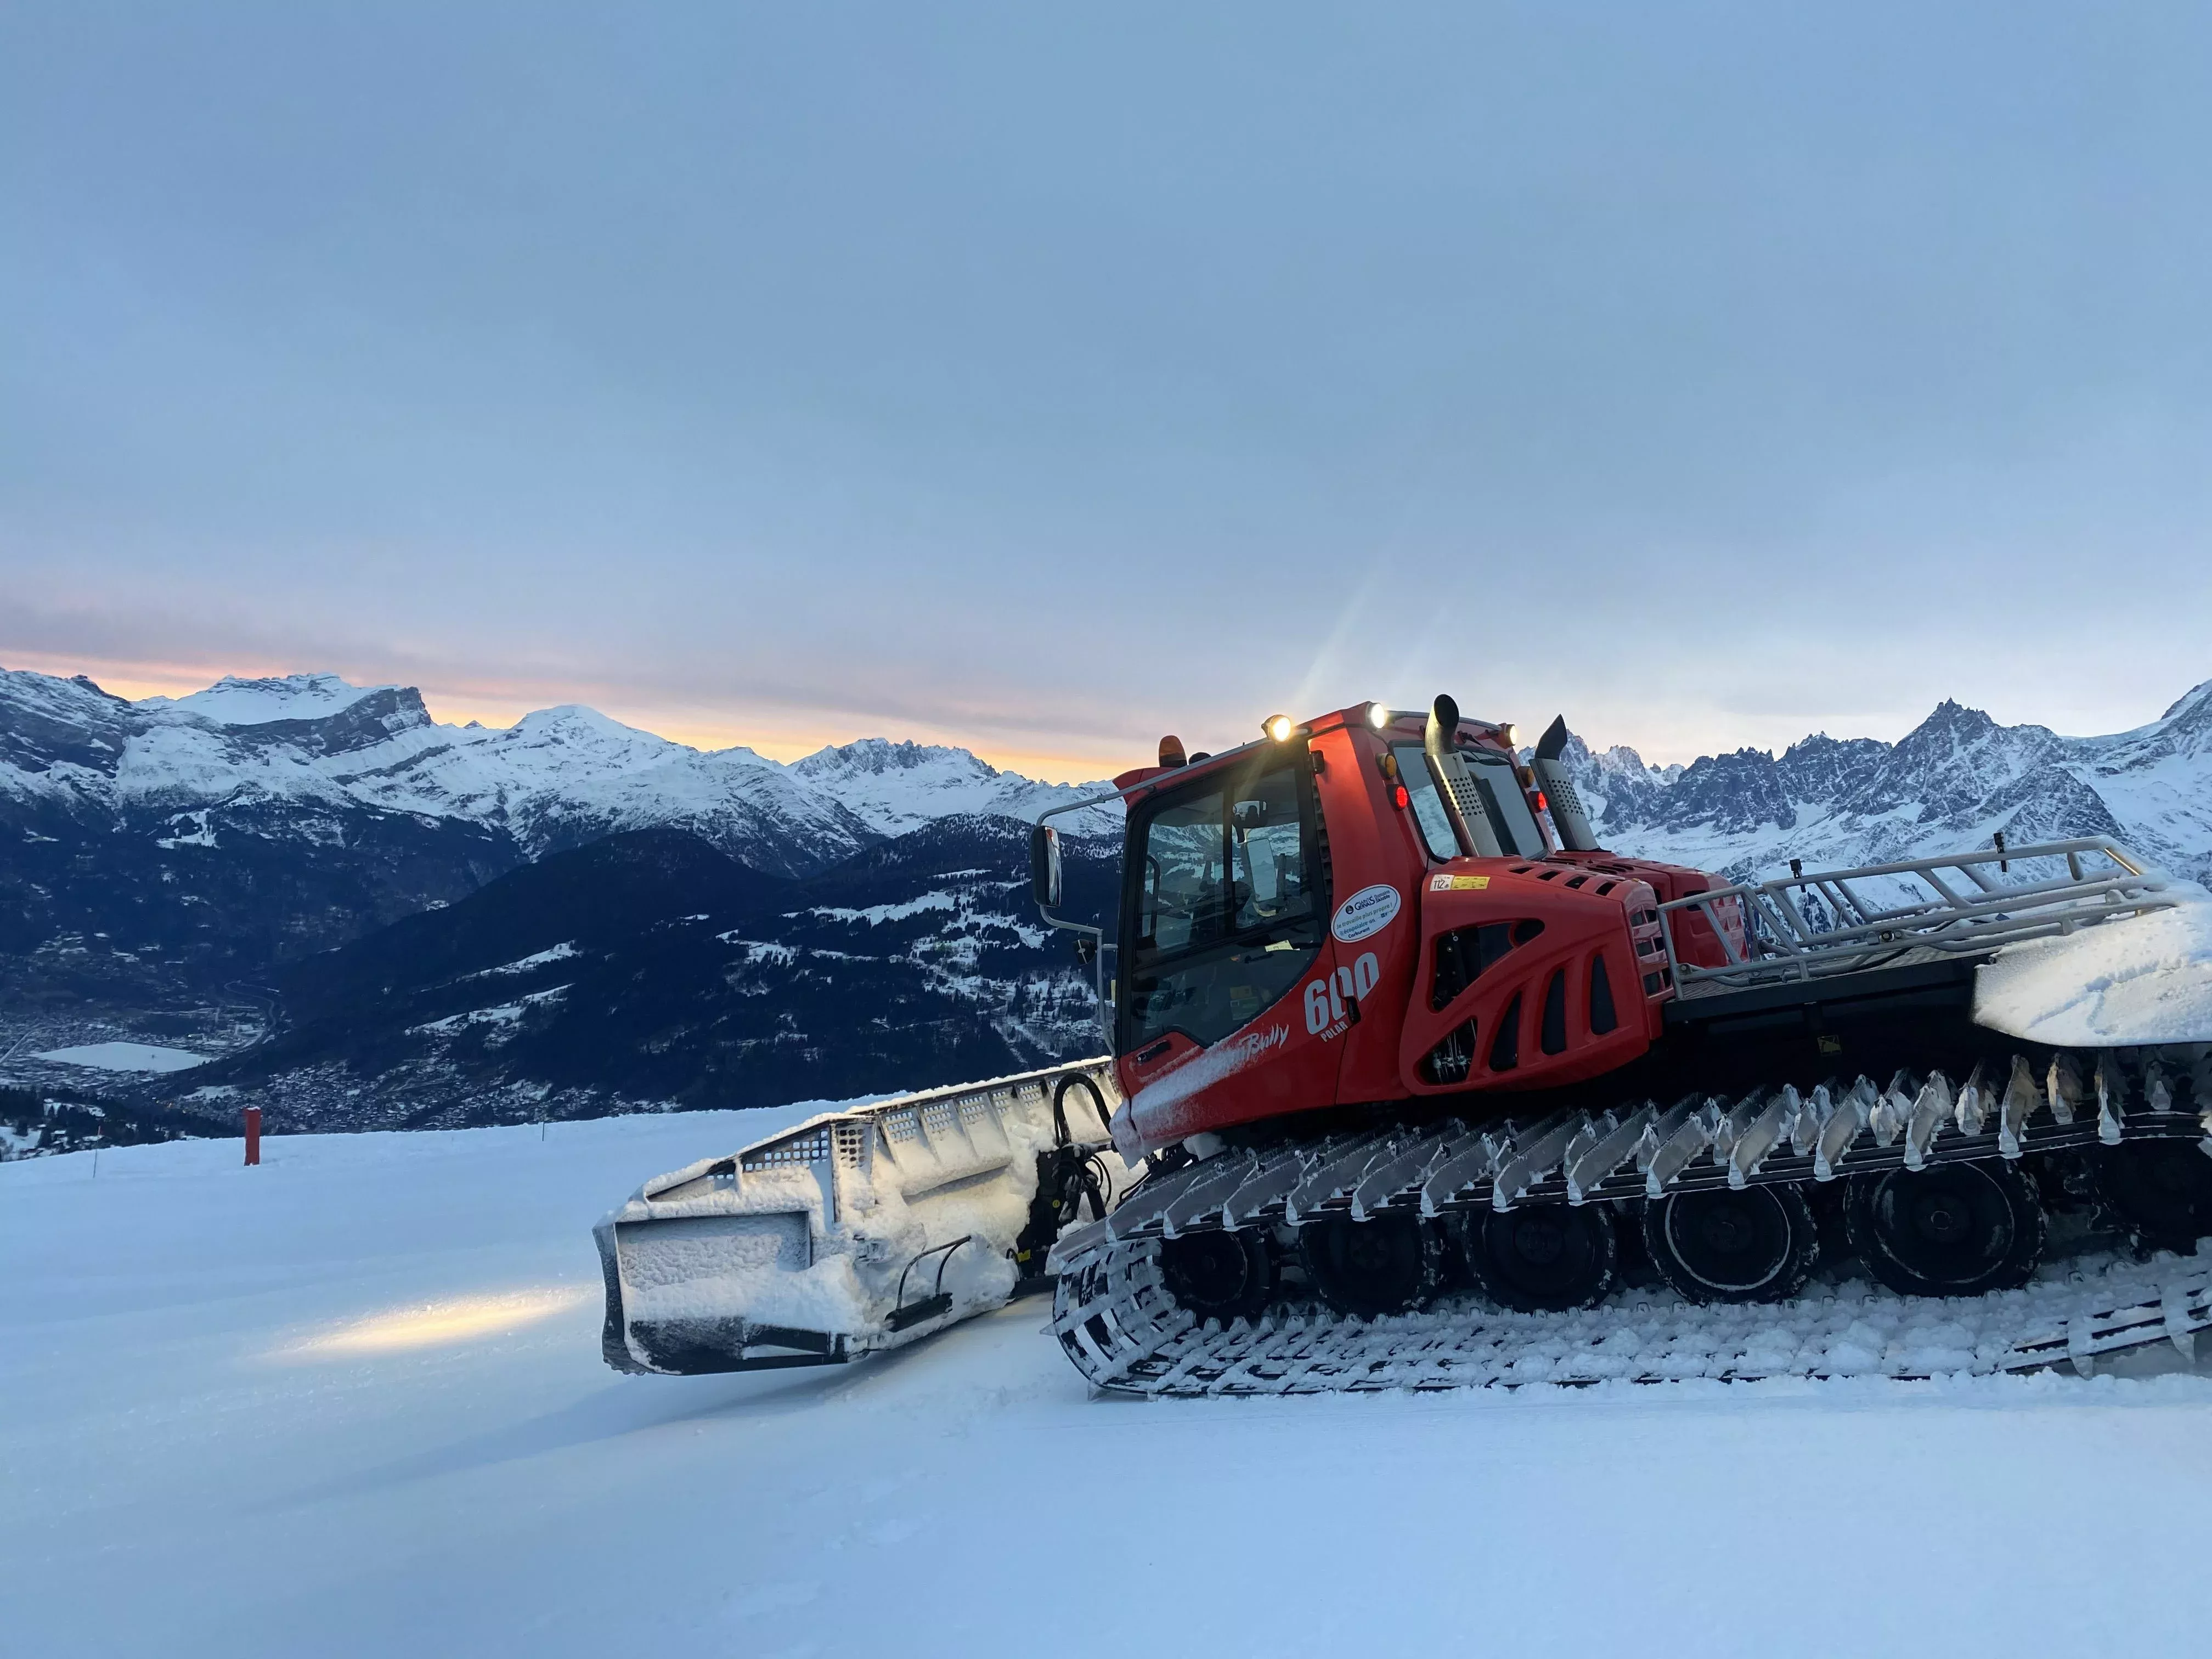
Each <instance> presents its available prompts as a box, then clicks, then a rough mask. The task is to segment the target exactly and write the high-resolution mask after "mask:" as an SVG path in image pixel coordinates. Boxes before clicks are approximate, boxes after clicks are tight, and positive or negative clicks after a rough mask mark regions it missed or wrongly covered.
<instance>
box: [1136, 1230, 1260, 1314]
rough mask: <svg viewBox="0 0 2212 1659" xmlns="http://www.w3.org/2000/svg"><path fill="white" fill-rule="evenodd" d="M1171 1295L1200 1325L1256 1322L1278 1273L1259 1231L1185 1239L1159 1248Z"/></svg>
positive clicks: (1162, 1273) (1205, 1234)
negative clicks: (1202, 1321)
mask: <svg viewBox="0 0 2212 1659" xmlns="http://www.w3.org/2000/svg"><path fill="white" fill-rule="evenodd" d="M1160 1277H1161V1278H1162V1279H1164V1280H1165V1281H1166V1283H1167V1287H1168V1294H1169V1295H1170V1296H1172V1297H1175V1299H1176V1301H1177V1302H1179V1303H1181V1304H1182V1305H1183V1306H1184V1307H1186V1308H1188V1309H1189V1310H1191V1312H1193V1313H1194V1314H1196V1315H1198V1316H1199V1317H1200V1318H1201V1319H1218V1320H1220V1321H1222V1322H1224V1323H1226V1322H1229V1321H1230V1320H1232V1319H1256V1318H1258V1317H1259V1316H1260V1312H1261V1310H1262V1309H1264V1308H1265V1307H1266V1306H1267V1299H1268V1297H1271V1296H1273V1294H1274V1289H1275V1268H1274V1261H1273V1255H1272V1253H1271V1252H1270V1251H1269V1250H1268V1249H1267V1236H1266V1235H1265V1234H1264V1233H1261V1232H1258V1231H1242V1232H1233V1233H1232V1232H1221V1231H1212V1232H1202V1233H1185V1234H1183V1235H1182V1237H1180V1238H1170V1239H1166V1240H1164V1241H1163V1242H1162V1243H1161V1245H1160Z"/></svg>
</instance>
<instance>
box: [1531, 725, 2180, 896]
mask: <svg viewBox="0 0 2212 1659" xmlns="http://www.w3.org/2000/svg"><path fill="white" fill-rule="evenodd" d="M1568 763H1569V765H1570V766H1571V768H1572V769H1573V770H1574V774H1575V781H1576V787H1577V789H1578V790H1580V791H1581V792H1582V793H1583V799H1584V802H1585V804H1586V805H1588V806H1589V809H1590V812H1591V815H1592V820H1593V823H1595V827H1596V829H1597V830H1598V833H1599V834H1600V836H1601V837H1602V838H1603V839H1604V840H1605V841H1606V842H1607V844H1608V845H1610V846H1614V847H1618V848H1620V849H1621V850H1622V851H1624V852H1633V853H1641V854H1647V855H1649V856H1651V857H1656V858H1667V859H1672V860H1677V861H1679V862H1681V863H1685V864H1693V865H1698V866H1701V867H1704V868H1706V869H1711V870H1716V871H1723V872H1727V873H1728V874H1729V875H1731V876H1734V877H1736V878H1748V877H1751V876H1755V875H1771V874H1774V873H1777V872H1780V871H1781V870H1782V869H1783V868H1784V866H1786V865H1787V864H1788V862H1789V860H1791V859H1793V858H1796V859H1802V860H1804V861H1805V863H1806V864H1807V865H1808V866H1813V867H1818V866H1838V865H1852V864H1872V863H1879V862H1882V861H1885V860H1891V859H1899V858H1909V857H1915V856H1918V855H1922V854H1931V853H1941V852H1947V851H1952V850H1955V849H1957V848H1966V847H1986V846H1988V845H1989V844H1990V838H1991V836H1994V835H1995V834H1996V832H1997V831H1998V830H2002V831H2003V832H2004V833H2005V835H2006V836H2007V838H2008V840H2009V841H2010V842H2013V843H2015V845H2018V844H2024V843H2027V842H2033V841H2050V840H2058V839H2063V838H2068V837H2072V836H2114V837H2117V838H2118V840H2120V841H2121V842H2124V843H2126V844H2127V845H2129V846H2130V847H2132V848H2135V849H2136V851H2138V852H2141V853H2142V854H2144V855H2146V856H2147V857H2148V858H2150V859H2151V860H2154V862H2157V863H2159V864H2160V865H2161V866H2164V867H2165V869H2166V872H2167V873H2169V874H2171V875H2173V876H2178V877H2180V878H2184V879H2187V880H2191V881H2197V882H2200V883H2202V882H2205V881H2207V880H2208V879H2212V682H2207V683H2206V684H2203V685H2199V686H2197V688H2196V689H2195V690H2192V691H2191V692H2190V693H2189V694H2188V695H2187V696H2185V697H2183V698H2182V699H2181V700H2180V701H2179V702H2176V703H2175V704H2174V705H2173V706H2172V708H2169V709H2167V710H2166V713H2165V714H2163V715H2161V716H2160V718H2159V719H2158V720H2154V721H2153V722H2152V723H2151V724H2150V725H2148V726H2142V727H2141V728H2139V729H2138V730H2136V731H2134V732H2120V733H2118V734H2116V735H2114V736H2111V737H2100V738H2063V737H2060V736H2058V735H2057V733H2055V732H2051V731H2050V730H2049V729H2048V728H2046V727H2044V726H1999V725H1998V724H1997V723H1996V721H1995V720H1991V719H1990V717H1989V716H1988V715H1987V714H1984V713H1982V712H1981V711H1980V710H1979V709H1974V708H1964V707H1962V706H1960V704H1958V703H1955V702H1944V703H1942V704H1941V705H1940V706H1938V707H1937V708H1936V710H1935V711H1934V712H1933V713H1932V714H1929V716H1928V718H1927V719H1926V720H1923V721H1922V722H1921V723H1920V724H1919V725H1918V726H1916V727H1914V728H1913V730H1912V731H1911V732H1908V733H1906V735H1905V737H1904V738H1901V739H1900V740H1899V741H1898V742H1897V743H1895V744H1885V743H1880V742H1877V741H1875V740H1874V739H1872V738H1850V739H1840V740H1839V739H1838V738H1831V737H1828V736H1826V735H1825V734H1822V735H1817V736H1814V737H1808V738H1805V739H1803V740H1802V741H1801V742H1799V743H1796V744H1792V745H1791V746H1790V749H1789V750H1787V751H1785V752H1784V754H1782V755H1781V756H1779V757H1777V756H1774V755H1771V754H1768V753H1766V752H1765V751H1763V750H1753V749H1744V750H1737V751H1736V752H1735V754H1732V755H1719V756H1707V757H1702V758H1700V759H1699V760H1698V761H1697V762H1695V763H1692V765H1690V766H1687V767H1686V768H1683V769H1680V770H1679V771H1675V772H1670V771H1662V770H1661V769H1656V768H1652V767H1647V766H1645V765H1644V763H1643V762H1642V760H1641V759H1640V758H1639V757H1638V756H1637V755H1636V754H1635V752H1634V751H1633V750H1623V749H1613V750H1606V751H1604V752H1603V753H1594V752H1593V751H1592V750H1590V749H1589V747H1588V745H1587V744H1583V742H1582V741H1581V740H1580V739H1577V740H1576V741H1575V742H1574V743H1573V744H1571V745H1570V748H1569V750H1568Z"/></svg>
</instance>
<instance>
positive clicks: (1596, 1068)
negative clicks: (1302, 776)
mask: <svg viewBox="0 0 2212 1659" xmlns="http://www.w3.org/2000/svg"><path fill="white" fill-rule="evenodd" d="M1364 713H1365V709H1364V706H1363V707H1361V708H1353V709H1347V710H1343V711H1340V712H1339V713H1338V714H1332V715H1329V716H1327V717H1326V718H1324V719H1322V720H1316V721H1313V722H1311V723H1310V726H1307V727H1306V728H1304V730H1305V731H1306V732H1307V733H1309V734H1310V736H1309V738H1308V745H1309V748H1310V753H1311V754H1312V756H1313V757H1315V758H1314V761H1313V769H1314V784H1315V793H1316V798H1317V800H1318V803H1319V806H1320V811H1321V817H1322V826H1323V829H1324V830H1325V833H1326V837H1327V848H1328V852H1327V861H1328V903H1329V907H1330V919H1329V931H1328V939H1326V941H1325V942H1324V944H1323V945H1322V948H1321V951H1320V953H1319V955H1318V957H1316V960H1315V962H1314V963H1313V964H1312V965H1311V967H1310V969H1309V970H1308V972H1307V973H1306V974H1305V975H1302V976H1301V978H1300V980H1299V981H1298V982H1297V985H1296V986H1294V987H1292V988H1291V990H1289V991H1288V992H1286V993H1285V994H1283V995H1282V996H1281V997H1280V998H1279V1000H1277V1001H1276V1002H1274V1003H1273V1005H1272V1006H1268V1007H1267V1008H1264V1009H1262V1010H1261V1012H1260V1013H1259V1014H1258V1016H1257V1017H1255V1018H1253V1019H1251V1020H1250V1021H1249V1022H1247V1023H1246V1024H1244V1025H1243V1026H1242V1027H1241V1028H1239V1029H1238V1030H1236V1031H1235V1032H1233V1033H1231V1035H1230V1036H1226V1037H1224V1038H1223V1039H1221V1041H1219V1042H1216V1043H1213V1044H1212V1046H1211V1047H1207V1048H1201V1047H1200V1045H1199V1044H1198V1043H1196V1042H1193V1041H1192V1040H1191V1039H1190V1038H1188V1036H1183V1035H1182V1034H1181V1033H1179V1032H1177V1033H1174V1034H1171V1035H1170V1036H1165V1037H1163V1038H1160V1039H1158V1041H1155V1042H1150V1043H1147V1044H1146V1045H1144V1046H1143V1047H1140V1048H1138V1049H1136V1050H1135V1051H1134V1052H1133V1053H1131V1054H1122V1055H1121V1056H1120V1057H1119V1058H1118V1059H1117V1060H1116V1070H1117V1073H1118V1076H1119V1079H1120V1082H1121V1088H1122V1091H1123V1092H1124V1094H1125V1095H1126V1096H1127V1097H1128V1099H1129V1102H1130V1105H1129V1120H1128V1127H1129V1128H1130V1130H1132V1131H1133V1135H1132V1136H1130V1137H1128V1138H1127V1139H1133V1141H1134V1143H1135V1144H1136V1145H1139V1146H1142V1147H1143V1148H1145V1149H1146V1150H1151V1149H1153V1148H1156V1147H1159V1146H1167V1145H1170V1144H1172V1143H1174V1142H1176V1141H1178V1140H1181V1139H1185V1138H1187V1137H1188V1136H1190V1135H1193V1134H1196V1133H1202V1132H1208V1131H1219V1130H1225V1129H1233V1128H1237V1127H1241V1126H1244V1125H1248V1124H1252V1123H1255V1122H1259V1121H1264V1120H1267V1119H1273V1118H1278V1117H1282V1116H1285V1115H1290V1114H1293V1113H1298V1112H1304V1111H1310V1110H1313V1109H1317V1108H1322V1107H1328V1106H1334V1105H1337V1104H1340V1103H1387V1102H1389V1101H1394V1100H1409V1099H1414V1098H1424V1099H1428V1098H1442V1097H1450V1096H1455V1095H1458V1096H1465V1095H1468V1094H1474V1093H1491V1094H1495V1093H1498V1092H1503V1091H1513V1092H1519V1091H1527V1090H1531V1089H1542V1088H1549V1087H1553V1086H1557V1085H1565V1084H1570V1083H1576V1082H1580V1081H1583V1080H1585V1079H1589V1078H1592V1077H1596V1076H1599V1075H1601V1074H1603V1073H1607V1072H1609V1071H1613V1070H1614V1069H1616V1068H1618V1067H1620V1066H1626V1065H1627V1064H1629V1063H1630V1062H1631V1061H1632V1060H1636V1059H1637V1058H1638V1057H1639V1056H1640V1055H1642V1054H1644V1053H1645V1052H1646V1051H1647V1050H1648V1049H1649V1048H1650V1046H1651V1044H1652V1043H1653V1042H1655V1041H1656V1040H1657V1038H1658V1036H1659V1033H1660V1030H1661V1018H1662V1005H1663V1003H1664V1002H1665V1000H1667V999H1668V997H1670V996H1671V995H1672V994H1673V987H1672V985H1671V983H1670V982H1669V981H1668V976H1667V975H1666V972H1665V969H1666V956H1665V952H1664V947H1663V945H1662V944H1661V942H1660V936H1659V919H1658V915H1657V907H1658V904H1659V903H1660V902H1662V901H1663V900H1667V899H1673V898H1678V897H1681V896H1685V895H1686V894H1688V893H1693V892H1703V891H1705V890H1706V889H1707V888H1708V887H1710V886H1711V884H1712V883H1711V878H1710V877H1709V876H1707V875H1705V873H1704V872H1700V871H1695V870H1687V869H1684V868H1681V867H1680V866H1674V865H1663V864H1654V863H1650V862H1649V861H1647V860H1638V859H1622V858H1616V857H1615V856H1613V854H1607V853H1559V852H1557V851H1556V850H1555V851H1553V852H1551V853H1550V854H1548V855H1547V856H1545V857H1543V858H1540V859H1528V858H1455V859H1450V860H1438V859H1437V858H1435V857H1433V856H1432V855H1431V853H1430V851H1429V848H1428V847H1427V845H1426V843H1425V841H1424V839H1423V837H1422V836H1421V833H1420V830H1419V825H1418V823H1416V822H1415V819H1414V817H1413V812H1412V811H1410V810H1408V808H1407V807H1406V806H1404V805H1400V804H1399V800H1400V797H1401V794H1402V792H1401V791H1400V790H1399V789H1398V787H1397V784H1396V781H1395V775H1394V774H1392V773H1390V772H1389V770H1388V769H1387V768H1386V763H1385V757H1386V755H1387V754H1388V753H1389V744H1390V743H1396V744H1404V743H1406V742H1407V741H1408V738H1407V728H1406V727H1405V726H1402V725H1401V726H1398V727H1397V728H1396V729H1395V731H1394V732H1393V733H1392V734H1391V736H1390V738H1389V742H1386V740H1385V738H1384V737H1383V735H1382V734H1380V733H1378V732H1376V731H1374V730H1373V729H1371V728H1370V726H1368V724H1367V722H1366V721H1365V720H1364ZM1467 731H1468V728H1467V726H1465V725H1463V726H1462V741H1463V742H1464V741H1466V740H1467ZM1473 737H1474V741H1476V742H1478V743H1482V744H1486V745H1487V746H1489V747H1491V748H1493V749H1500V750H1506V752H1509V753H1510V750H1508V749H1506V745H1505V744H1504V742H1503V741H1502V740H1501V739H1500V738H1499V737H1498V736H1497V735H1496V734H1495V733H1494V732H1493V731H1492V728H1490V727H1487V726H1480V725H1479V724H1476V725H1475V729H1474V733H1473ZM1229 763H1231V757H1226V756H1225V757H1222V758H1221V759H1220V760H1218V761H1214V762H1209V763H1201V764H1200V765H1198V766H1194V767H1189V768H1176V769H1143V770H1142V771H1141V772H1139V773H1137V774H1134V775H1125V776H1127V778H1128V779H1129V781H1130V782H1131V783H1139V782H1141V783H1149V782H1152V781H1155V780H1157V781H1158V783H1160V784H1161V785H1163V786H1166V785H1172V784H1180V783H1182V782H1185V781H1189V780H1190V779H1192V778H1194V777H1195V776H1198V775H1202V774H1204V773H1206V772H1208V771H1210V770H1212V769H1214V768H1216V767H1221V766H1225V765H1227V764H1229ZM1523 777H1524V781H1525V774H1524V775H1523ZM1125 787H1126V786H1125ZM1147 793H1148V792H1147ZM1145 798H1146V796H1145V794H1144V793H1139V794H1138V795H1136V796H1134V797H1133V799H1132V801H1131V805H1132V807H1133V808H1134V807H1136V806H1138V805H1139V804H1140V803H1141V802H1142V800H1143V799H1145ZM1675 916H1676V936H1677V941H1678V947H1680V946H1683V945H1689V946H1690V949H1693V950H1694V951H1696V952H1697V954H1690V953H1689V951H1688V950H1686V952H1685V959H1686V960H1690V961H1701V962H1702V961H1713V962H1717V961H1719V960H1721V959H1722V953H1721V949H1720V945H1719V942H1718V940H1717V939H1714V938H1713V937H1712V934H1711V929H1710V928H1709V927H1703V926H1702V924H1699V928H1698V930H1697V931H1696V932H1695V933H1692V932H1690V931H1689V930H1687V929H1686V928H1685V927H1683V923H1684V921H1697V918H1696V917H1695V915H1694V914H1693V913H1692V914H1690V915H1685V913H1681V912H1677V913H1675ZM1531 922H1541V924H1542V926H1541V930H1531V929H1528V928H1527V927H1523V928H1522V932H1523V933H1533V936H1532V937H1528V939H1526V942H1525V943H1521V944H1516V945H1514V946H1513V948H1512V949H1511V950H1510V951H1508V952H1507V953H1506V954H1505V955H1504V957H1503V958H1502V959H1500V960H1498V961H1496V962H1495V963H1493V964H1492V965H1490V966H1488V967H1486V968H1485V969H1483V970H1482V971H1480V973H1479V974H1477V975H1474V977H1473V979H1472V981H1471V982H1469V983H1468V984H1467V985H1466V986H1465V987H1464V988H1463V989H1462V990H1460V991H1459V992H1458V993H1457V994H1455V995H1453V996H1451V997H1450V998H1449V1000H1448V1001H1447V1002H1446V1004H1445V1006H1443V1007H1441V1008H1438V1007H1437V1006H1434V1002H1435V994H1434V987H1436V985H1437V960H1438V957H1437V949H1438V945H1437V941H1438V939H1440V938H1441V937H1442V936H1443V935H1444V934H1446V933H1451V932H1453V930H1455V929H1461V928H1470V927H1495V926H1496V925H1497V924H1500V923H1503V924H1508V925H1509V926H1510V925H1511V924H1516V923H1518V924H1527V923H1531ZM1491 937H1492V939H1495V938H1496V935H1495V934H1494V933H1493V934H1492V936H1491ZM1600 962H1602V963H1603V964H1604V968H1603V972H1604V981H1605V986H1606V987H1607V993H1609V1000H1610V1002H1611V1012H1610V1019H1609V1023H1608V1018H1607V1012H1606V1010H1605V1009H1604V1007H1603V1006H1602V1005H1603V1001H1604V1000H1605V998H1604V997H1603V996H1601V997H1600V998H1599V999H1598V1000H1597V1001H1596V1002H1595V1003H1594V1000H1593V987H1594V981H1593V971H1594V967H1595V964H1596V963H1600ZM1554 981H1557V986H1558V988H1557V990H1556V991H1555V990H1554V989H1553V985H1554ZM1516 999H1517V1009H1516ZM1547 1000H1549V1002H1550V1005H1551V1012H1552V1016H1553V1018H1551V1020H1550V1021H1549V1023H1548V1024H1547V1020H1546V1013H1547ZM1509 1015H1510V1022H1509ZM1470 1019H1472V1020H1473V1021H1474V1042H1475V1043H1476V1045H1477V1047H1478V1050H1479V1052H1477V1053H1476V1054H1475V1056H1474V1060H1473V1063H1472V1064H1471V1065H1470V1066H1469V1067H1468V1070H1467V1072H1466V1073H1465V1075H1464V1076H1463V1077H1462V1079H1460V1080H1458V1081H1455V1082H1438V1081H1436V1080H1433V1079H1432V1078H1431V1077H1430V1076H1429V1075H1427V1074H1425V1071H1424V1061H1425V1060H1427V1059H1428V1058H1429V1057H1430V1055H1431V1051H1432V1050H1433V1049H1435V1048H1437V1044H1438V1043H1439V1042H1441V1041H1443V1039H1444V1038H1445V1037H1446V1036H1447V1035H1448V1034H1449V1033H1451V1032H1453V1031H1454V1030H1455V1029H1459V1028H1462V1027H1464V1026H1465V1025H1466V1024H1467V1022H1468V1020H1470ZM1508 1023H1510V1024H1512V1025H1513V1028H1514V1032H1513V1040H1512V1041H1511V1042H1510V1043H1509V1044H1508V1045H1507V1046H1508V1048H1510V1050H1511V1051H1512V1053H1511V1057H1510V1063H1509V1064H1507V1065H1505V1066H1496V1065H1493V1064H1492V1063H1491V1062H1492V1060H1493V1058H1494V1057H1495V1056H1496V1055H1497V1054H1498V1050H1497V1049H1496V1048H1495V1047H1494V1045H1495V1043H1496V1040H1497V1037H1498V1034H1499V1032H1500V1030H1501V1028H1502V1027H1503V1026H1504V1025H1505V1024H1508Z"/></svg>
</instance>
